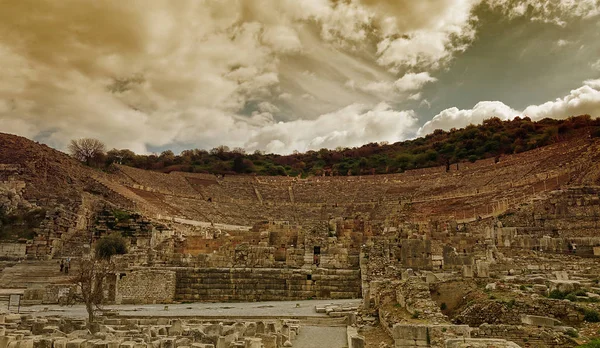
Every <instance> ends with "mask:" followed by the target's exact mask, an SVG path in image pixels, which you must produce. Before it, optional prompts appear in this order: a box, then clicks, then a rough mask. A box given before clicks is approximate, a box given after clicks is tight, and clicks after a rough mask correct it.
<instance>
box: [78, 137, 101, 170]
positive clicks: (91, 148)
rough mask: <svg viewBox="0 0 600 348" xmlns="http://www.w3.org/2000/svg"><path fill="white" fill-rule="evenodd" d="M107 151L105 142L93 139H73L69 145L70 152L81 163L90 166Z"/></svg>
mask: <svg viewBox="0 0 600 348" xmlns="http://www.w3.org/2000/svg"><path fill="white" fill-rule="evenodd" d="M105 151H106V146H105V145H104V143H103V142H101V141H100V140H98V139H93V138H82V139H73V140H71V143H70V144H69V152H70V153H71V156H73V157H75V158H76V159H78V160H79V161H81V162H85V164H87V165H88V166H89V165H90V164H91V163H92V161H93V160H96V159H98V158H99V157H101V156H102V155H103V154H104V152H105Z"/></svg>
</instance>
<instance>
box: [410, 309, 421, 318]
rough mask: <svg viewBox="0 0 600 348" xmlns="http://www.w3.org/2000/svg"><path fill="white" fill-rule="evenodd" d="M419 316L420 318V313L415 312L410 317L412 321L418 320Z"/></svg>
mask: <svg viewBox="0 0 600 348" xmlns="http://www.w3.org/2000/svg"><path fill="white" fill-rule="evenodd" d="M420 316H421V312H419V311H415V312H414V313H413V314H412V317H411V318H413V319H419V317H420Z"/></svg>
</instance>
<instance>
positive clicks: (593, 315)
mask: <svg viewBox="0 0 600 348" xmlns="http://www.w3.org/2000/svg"><path fill="white" fill-rule="evenodd" d="M583 320H585V321H587V322H588V323H598V322H600V313H598V312H597V311H595V310H591V309H586V310H585V311H584V312H583Z"/></svg>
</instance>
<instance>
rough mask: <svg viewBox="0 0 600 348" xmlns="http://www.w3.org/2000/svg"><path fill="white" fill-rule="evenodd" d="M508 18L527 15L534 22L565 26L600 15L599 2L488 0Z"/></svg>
mask: <svg viewBox="0 0 600 348" xmlns="http://www.w3.org/2000/svg"><path fill="white" fill-rule="evenodd" d="M487 2H488V3H489V4H490V5H491V6H492V7H494V8H497V9H501V10H502V11H504V13H505V14H506V15H507V16H508V17H521V16H524V15H526V14H529V15H530V16H531V19H532V20H534V21H540V22H545V23H553V24H556V25H560V26H565V25H566V24H567V20H568V19H570V18H574V17H580V18H591V17H595V16H598V15H599V14H600V6H599V4H598V1H597V0H518V1H516V0H487Z"/></svg>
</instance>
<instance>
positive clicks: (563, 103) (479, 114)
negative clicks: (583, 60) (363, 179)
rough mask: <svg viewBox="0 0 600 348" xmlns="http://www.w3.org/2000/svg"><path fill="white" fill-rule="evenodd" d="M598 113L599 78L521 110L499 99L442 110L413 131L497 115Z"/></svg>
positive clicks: (534, 116)
mask: <svg viewBox="0 0 600 348" xmlns="http://www.w3.org/2000/svg"><path fill="white" fill-rule="evenodd" d="M584 114H589V115H600V80H587V81H584V85H583V86H581V87H579V88H577V89H574V90H572V91H571V92H570V93H569V94H568V95H567V96H565V97H563V98H558V99H556V100H554V101H549V102H546V103H543V104H541V105H530V106H528V107H527V108H525V110H523V111H518V110H515V109H513V108H511V107H509V106H507V105H505V104H504V103H502V102H500V101H484V102H480V103H478V104H477V105H475V107H473V109H468V110H459V109H457V108H449V109H446V110H444V111H442V112H440V113H439V114H437V115H435V116H434V117H433V119H432V120H431V121H428V122H426V123H425V124H424V125H423V126H422V127H421V128H419V130H418V132H417V134H418V135H425V134H429V133H431V132H433V131H434V130H436V129H443V130H449V129H451V128H461V127H465V126H467V125H469V124H480V123H482V122H483V121H484V120H485V119H488V118H492V117H498V118H500V119H502V120H510V119H513V118H515V117H516V116H528V117H530V118H531V119H534V120H540V119H543V118H555V119H563V118H567V117H569V116H578V115H584Z"/></svg>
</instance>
